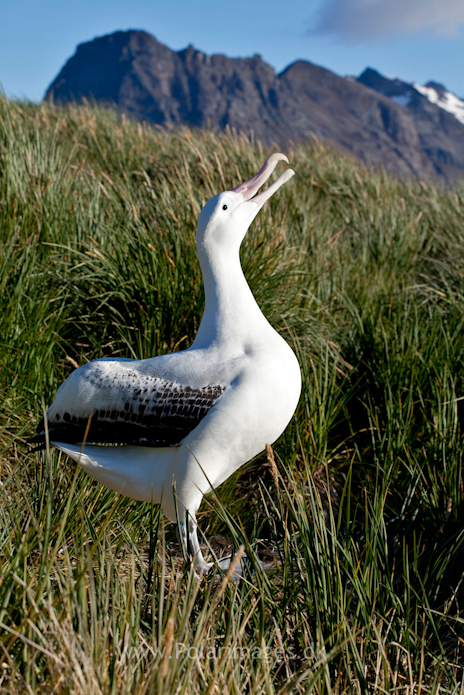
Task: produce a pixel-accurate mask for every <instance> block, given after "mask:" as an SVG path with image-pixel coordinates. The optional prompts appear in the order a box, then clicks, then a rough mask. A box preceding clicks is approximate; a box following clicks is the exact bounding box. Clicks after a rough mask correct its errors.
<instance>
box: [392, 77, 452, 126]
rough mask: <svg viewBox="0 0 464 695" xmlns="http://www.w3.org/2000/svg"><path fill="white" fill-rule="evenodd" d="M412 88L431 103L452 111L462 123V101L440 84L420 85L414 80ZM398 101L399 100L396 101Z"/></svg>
mask: <svg viewBox="0 0 464 695" xmlns="http://www.w3.org/2000/svg"><path fill="white" fill-rule="evenodd" d="M412 86H413V87H414V89H417V91H418V92H420V93H421V94H423V95H424V97H426V98H427V99H428V100H429V101H430V102H432V104H436V105H437V106H439V107H440V108H442V109H444V110H445V111H448V112H449V113H452V114H453V116H454V117H455V118H457V119H458V121H460V122H461V123H464V101H462V99H459V97H457V96H456V94H453V92H448V91H447V90H446V89H445V88H444V87H442V88H441V89H440V87H441V85H435V86H433V87H432V86H431V85H430V83H428V84H426V85H424V86H422V85H420V84H417V83H416V82H414V83H413V85H412ZM398 103H399V102H398Z"/></svg>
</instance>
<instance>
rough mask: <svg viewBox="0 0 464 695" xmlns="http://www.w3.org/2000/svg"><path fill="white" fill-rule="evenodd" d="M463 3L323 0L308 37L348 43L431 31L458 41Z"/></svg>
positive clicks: (444, 0)
mask: <svg viewBox="0 0 464 695" xmlns="http://www.w3.org/2000/svg"><path fill="white" fill-rule="evenodd" d="M463 25H464V0H326V2H325V3H324V6H323V7H322V9H321V11H320V12H319V16H318V18H317V20H316V24H315V26H314V27H313V28H312V29H310V32H309V33H310V34H335V35H337V36H339V37H340V38H341V39H343V40H345V41H347V42H348V43H361V42H364V41H370V40H375V39H379V38H383V37H392V38H393V37H395V36H401V35H403V36H404V35H405V34H416V33H418V32H420V31H425V30H428V31H432V32H433V33H434V34H435V35H436V36H441V37H448V38H457V37H458V36H459V34H460V30H461V27H462V26H463Z"/></svg>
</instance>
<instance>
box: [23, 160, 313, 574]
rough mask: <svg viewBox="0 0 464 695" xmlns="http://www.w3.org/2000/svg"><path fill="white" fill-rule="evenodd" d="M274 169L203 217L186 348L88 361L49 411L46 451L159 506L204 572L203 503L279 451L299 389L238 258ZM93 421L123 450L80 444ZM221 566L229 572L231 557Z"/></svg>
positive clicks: (40, 432)
mask: <svg viewBox="0 0 464 695" xmlns="http://www.w3.org/2000/svg"><path fill="white" fill-rule="evenodd" d="M279 160H284V161H286V162H287V163H288V159H287V158H286V157H285V156H284V155H283V154H278V153H275V154H273V155H271V156H270V157H269V158H268V159H267V160H266V162H265V163H264V165H263V167H262V168H261V170H260V171H259V172H258V173H257V174H256V175H255V176H253V178H251V179H250V180H249V181H246V182H245V183H243V184H241V185H239V186H237V188H234V189H233V190H232V191H226V192H224V193H220V194H218V195H216V196H214V198H212V199H211V200H209V201H208V202H207V203H206V205H205V206H204V208H203V209H202V211H201V213H200V216H199V219H198V226H197V236H196V241H197V250H198V256H199V260H200V266H201V271H202V275H203V282H204V286H205V309H204V314H203V318H202V320H201V324H200V327H199V329H198V333H197V335H196V337H195V340H194V342H193V344H192V346H191V347H190V348H189V349H188V350H183V351H180V352H176V353H173V354H169V355H161V356H158V357H152V358H149V359H145V360H131V359H115V358H103V359H99V360H95V361H93V362H90V363H88V364H85V365H83V366H81V367H79V368H78V369H76V370H75V371H74V372H73V373H72V374H71V375H70V376H69V377H68V378H67V379H66V381H64V382H63V384H62V385H61V386H60V388H59V389H58V392H57V394H56V398H55V401H54V402H53V404H52V405H51V406H50V408H49V409H48V411H47V413H46V418H47V429H48V435H47V436H48V437H49V441H50V444H52V445H53V446H55V447H56V448H57V449H60V450H61V451H63V452H64V453H65V454H67V455H68V456H70V457H71V458H72V459H74V460H75V461H77V462H78V463H79V464H80V465H81V466H82V468H83V469H84V470H85V471H86V472H87V473H88V474H89V475H91V476H92V477H93V478H95V480H98V481H99V482H100V483H102V484H103V485H105V486H107V487H109V488H111V489H112V490H115V491H116V492H119V493H121V494H123V495H126V496H128V497H131V498H133V499H136V500H142V501H145V502H152V501H153V502H161V504H162V506H163V511H164V513H165V515H166V516H167V517H168V518H169V519H170V520H172V521H176V520H177V521H178V523H179V531H180V534H181V536H182V538H183V540H184V542H185V547H186V548H187V549H188V552H189V553H190V555H191V557H192V558H193V560H194V562H195V567H196V570H197V571H198V572H199V573H200V574H205V573H207V572H208V571H209V569H210V568H211V566H212V563H207V562H205V560H204V558H203V556H202V553H201V550H200V546H199V542H198V536H197V526H196V516H195V515H196V512H197V510H198V508H199V506H200V503H201V500H202V498H203V495H204V494H206V493H207V492H208V491H210V490H211V487H217V486H218V485H220V484H221V483H222V482H223V481H224V480H226V479H227V478H228V477H229V476H230V475H231V474H232V473H233V472H234V471H236V470H237V469H238V468H239V467H240V466H242V465H243V464H244V463H246V462H247V461H249V460H250V459H251V458H253V457H254V456H256V455H257V454H259V453H260V452H261V451H263V450H264V448H265V446H266V444H267V443H269V444H272V443H273V442H275V440H276V439H277V438H278V437H279V436H280V435H281V434H282V432H283V431H284V430H285V428H286V427H287V425H288V423H289V421H290V419H291V417H292V416H293V413H294V412H295V408H296V406H297V404H298V400H299V396H300V391H301V375H300V368H299V365H298V361H297V359H296V357H295V355H294V353H293V351H292V350H291V348H290V347H289V346H288V345H287V343H286V342H285V340H284V339H283V338H282V337H281V336H280V335H279V334H278V333H277V332H276V331H275V330H274V329H273V328H272V326H271V325H270V324H269V323H268V321H267V320H266V318H265V317H264V315H263V314H262V312H261V310H260V309H259V307H258V305H257V303H256V301H255V299H254V297H253V295H252V293H251V290H250V288H249V287H248V284H247V282H246V280H245V277H244V275H243V272H242V268H241V265H240V258H239V249H240V244H241V242H242V239H243V237H244V236H245V234H246V232H247V230H248V227H249V226H250V224H251V222H252V221H253V219H254V218H255V216H256V215H257V213H258V212H259V210H260V209H261V207H262V206H263V204H264V203H265V202H266V200H268V199H269V198H270V197H271V196H272V195H273V193H274V192H275V191H276V190H277V189H278V188H279V187H280V186H281V185H282V184H284V183H286V182H287V181H288V180H289V179H290V178H291V177H292V176H293V174H294V172H293V171H292V170H291V169H287V170H286V171H285V172H284V173H283V174H281V176H280V177H279V178H278V179H277V180H276V181H275V182H274V183H273V184H271V186H269V188H267V189H266V190H265V191H263V192H262V193H260V194H259V195H255V194H256V192H257V191H258V189H259V188H260V187H261V186H262V185H263V183H264V182H265V181H266V180H267V179H268V178H269V176H270V175H271V173H272V172H273V170H274V168H275V166H276V164H277V162H278V161H279ZM89 419H90V427H89V429H88V436H87V440H86V441H90V442H97V443H105V444H108V443H113V444H123V446H112V447H111V446H98V445H95V444H85V445H82V444H81V442H82V441H83V440H84V439H85V437H84V433H85V431H86V428H87V426H88V423H89ZM45 430H46V428H45V426H44V423H43V421H42V422H41V423H39V425H38V427H37V435H36V436H35V437H34V438H33V439H32V440H31V442H35V443H39V447H38V448H39V449H40V448H44V446H45V438H46V433H45ZM173 483H175V488H174V486H173ZM174 489H175V493H174ZM174 494H175V497H176V499H174ZM219 564H220V566H221V567H222V568H223V569H225V568H226V567H227V566H228V564H229V559H227V560H225V561H221V562H220V563H219ZM240 572H241V568H240V567H239V568H238V570H237V573H240Z"/></svg>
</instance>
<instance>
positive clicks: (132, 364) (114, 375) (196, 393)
mask: <svg viewBox="0 0 464 695" xmlns="http://www.w3.org/2000/svg"><path fill="white" fill-rule="evenodd" d="M140 364H141V363H140V362H138V361H132V360H120V361H119V360H118V361H116V360H114V361H108V360H96V361H94V362H90V363H89V364H86V365H83V366H82V367H80V368H79V369H77V370H76V371H75V372H73V373H72V374H71V375H70V376H69V377H68V379H66V381H65V382H64V383H63V385H62V386H61V387H60V389H59V390H58V393H57V395H56V399H55V402H54V403H53V405H52V406H51V407H50V408H49V410H48V412H47V415H46V417H47V428H48V436H49V440H50V441H57V442H63V443H69V444H77V443H79V442H82V441H83V440H84V439H85V440H86V441H87V442H94V443H112V444H134V445H137V446H147V447H166V446H177V445H178V444H179V443H180V442H181V441H182V440H183V439H184V437H186V436H187V435H188V434H189V432H191V431H192V430H194V429H195V427H196V426H197V425H198V424H199V423H200V422H201V420H202V419H203V418H204V417H205V415H206V414H207V413H208V411H209V410H210V408H212V407H213V406H214V404H215V403H216V401H217V400H218V398H220V397H221V395H222V394H223V392H224V391H225V389H226V387H225V386H222V385H217V384H205V385H204V386H198V385H196V386H191V385H188V384H185V383H181V381H171V380H169V379H166V378H164V377H162V376H156V374H153V371H151V373H148V372H147V371H141V370H140V369H138V368H137V367H138V366H139V365H140ZM29 441H30V443H31V444H38V446H37V448H36V450H41V449H44V448H45V423H44V419H43V418H42V420H41V421H40V422H39V425H38V426H37V433H36V435H35V437H33V438H32V439H31V440H29Z"/></svg>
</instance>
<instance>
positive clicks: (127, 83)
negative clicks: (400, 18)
mask: <svg viewBox="0 0 464 695" xmlns="http://www.w3.org/2000/svg"><path fill="white" fill-rule="evenodd" d="M366 72H367V73H368V74H367V75H366V73H363V75H362V76H361V77H360V78H359V80H355V79H353V78H344V77H339V76H338V75H335V74H334V73H333V72H330V71H329V70H326V69H324V68H322V67H319V66H317V65H314V64H312V63H310V62H307V61H303V60H300V61H297V62H295V63H293V64H292V65H290V66H289V67H287V68H286V69H285V70H284V71H283V72H281V73H280V74H276V72H275V71H274V69H273V68H272V67H271V66H270V65H268V64H267V63H265V62H264V61H263V60H262V59H261V57H260V56H259V55H255V56H253V57H252V58H227V57H226V56H224V55H211V56H208V55H205V54H204V53H202V52H201V51H198V50H195V49H194V48H193V47H192V46H189V47H188V48H186V49H185V50H182V51H177V52H176V51H172V50H171V49H170V48H168V47H167V46H165V45H163V44H162V43H160V42H159V41H157V40H156V39H155V38H154V37H153V36H151V35H150V34H148V33H146V32H144V31H125V32H122V31H119V32H116V33H114V34H111V35H108V36H103V37H100V38H96V39H94V40H93V41H89V42H87V43H83V44H80V45H79V46H78V47H77V50H76V53H75V54H74V55H73V56H72V57H71V58H70V59H69V60H68V61H67V63H66V64H65V65H64V67H63V69H62V70H61V72H60V73H59V75H58V76H57V77H56V79H55V80H54V81H53V82H52V84H51V85H50V87H49V88H48V90H47V92H46V95H45V98H46V99H54V100H55V101H56V102H60V103H64V102H69V101H72V100H77V101H79V100H80V99H82V98H86V99H90V100H96V101H99V102H105V103H111V104H114V105H115V106H116V107H117V108H118V109H119V110H120V111H121V112H124V113H126V114H127V115H129V116H132V117H134V118H138V119H143V120H147V121H150V122H152V123H157V124H161V125H165V124H173V125H180V124H188V125H192V126H195V127H211V128H214V129H222V128H225V126H227V125H229V126H230V127H233V128H236V129H237V130H244V131H246V132H249V131H251V130H252V131H253V132H254V134H255V136H256V137H258V138H259V139H260V140H261V141H262V142H263V143H265V144H271V143H273V142H275V143H276V144H277V145H278V146H279V147H281V148H284V147H286V146H287V145H288V144H289V142H297V141H301V140H307V139H311V138H314V137H316V138H318V139H320V140H322V141H324V142H326V143H329V144H331V145H332V146H334V147H337V148H338V149H340V150H342V151H344V152H348V153H352V154H354V155H356V156H358V157H359V158H360V159H362V160H363V161H364V162H366V163H367V164H383V165H384V166H385V168H386V169H387V170H389V171H392V172H396V173H398V174H400V175H402V176H411V175H418V176H422V177H427V176H438V177H442V178H444V179H447V180H452V179H455V178H462V177H464V124H462V123H460V122H459V121H458V120H456V118H455V117H454V116H453V115H451V114H450V113H447V112H446V111H445V110H443V109H442V108H440V107H439V106H437V105H436V104H433V103H431V102H430V101H429V100H428V99H427V98H426V97H425V96H424V95H423V94H421V93H420V92H419V91H417V89H414V88H413V89H412V91H411V95H412V96H411V97H409V96H408V102H407V103H406V101H405V95H404V93H402V92H401V91H400V88H399V86H396V87H395V86H394V85H393V86H392V85H390V87H388V89H387V86H385V84H384V83H382V85H383V86H382V88H380V87H379V84H380V81H381V79H383V80H387V78H383V77H382V76H381V75H379V73H376V75H378V78H376V79H377V82H376V81H375V79H374V77H375V76H373V75H371V74H370V73H369V71H366ZM371 72H372V73H374V72H375V71H371ZM387 82H392V81H391V80H387ZM382 89H385V91H387V92H389V93H384V92H383V91H382ZM395 90H396V91H395Z"/></svg>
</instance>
